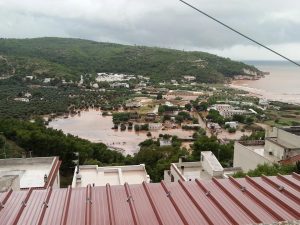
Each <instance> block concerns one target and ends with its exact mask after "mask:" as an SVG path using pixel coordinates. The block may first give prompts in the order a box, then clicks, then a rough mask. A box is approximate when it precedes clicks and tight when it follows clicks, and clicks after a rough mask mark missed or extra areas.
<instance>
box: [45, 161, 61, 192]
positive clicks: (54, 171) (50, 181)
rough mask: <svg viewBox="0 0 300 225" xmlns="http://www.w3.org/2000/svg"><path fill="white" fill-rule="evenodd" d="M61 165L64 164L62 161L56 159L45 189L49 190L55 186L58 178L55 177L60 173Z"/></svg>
mask: <svg viewBox="0 0 300 225" xmlns="http://www.w3.org/2000/svg"><path fill="white" fill-rule="evenodd" d="M61 163H62V161H60V160H59V159H58V157H55V163H54V165H53V167H52V168H51V171H50V173H49V176H48V180H47V182H46V183H45V185H44V188H48V187H50V186H52V185H53V183H54V181H55V178H56V176H55V175H56V174H57V173H58V170H59V168H60V165H61Z"/></svg>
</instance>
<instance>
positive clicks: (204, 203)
mask: <svg viewBox="0 0 300 225" xmlns="http://www.w3.org/2000/svg"><path fill="white" fill-rule="evenodd" d="M180 185H181V186H182V188H185V189H186V192H187V193H189V194H190V196H191V197H190V198H191V199H193V200H195V203H192V204H196V205H197V206H198V207H199V209H200V210H202V211H203V215H206V217H207V218H208V220H209V221H211V224H216V225H226V224H232V223H231V222H230V221H229V220H228V218H227V217H226V216H225V215H224V214H223V212H222V211H221V210H220V209H219V208H218V207H217V206H215V204H214V203H213V201H212V200H211V198H209V197H208V196H207V195H206V193H205V192H203V191H201V189H200V188H199V186H198V184H197V183H196V182H180ZM193 200H192V202H193Z"/></svg>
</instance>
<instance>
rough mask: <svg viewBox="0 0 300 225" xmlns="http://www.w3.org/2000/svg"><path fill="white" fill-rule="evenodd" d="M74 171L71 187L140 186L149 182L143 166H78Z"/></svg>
mask: <svg viewBox="0 0 300 225" xmlns="http://www.w3.org/2000/svg"><path fill="white" fill-rule="evenodd" d="M76 172H77V169H75V171H74V177H73V182H72V187H86V186H87V185H89V184H90V185H94V186H105V185H106V184H108V183H109V184H110V185H123V184H124V183H125V182H127V183H129V184H141V183H142V182H143V181H146V182H150V178H149V176H148V174H147V172H146V170H145V166H144V165H143V164H141V165H132V166H109V167H98V166H97V165H86V166H79V173H78V174H77V173H76Z"/></svg>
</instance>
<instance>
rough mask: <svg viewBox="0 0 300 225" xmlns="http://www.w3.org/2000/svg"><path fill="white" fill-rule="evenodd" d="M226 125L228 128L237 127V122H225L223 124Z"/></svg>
mask: <svg viewBox="0 0 300 225" xmlns="http://www.w3.org/2000/svg"><path fill="white" fill-rule="evenodd" d="M226 125H228V126H229V127H230V128H234V129H236V128H237V127H238V122H236V121H229V122H225V126H226Z"/></svg>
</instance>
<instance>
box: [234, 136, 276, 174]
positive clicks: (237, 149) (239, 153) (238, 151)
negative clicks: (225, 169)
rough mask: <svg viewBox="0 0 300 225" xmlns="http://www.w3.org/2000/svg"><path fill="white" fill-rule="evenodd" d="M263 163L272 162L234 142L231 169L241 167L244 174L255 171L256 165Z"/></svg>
mask: <svg viewBox="0 0 300 225" xmlns="http://www.w3.org/2000/svg"><path fill="white" fill-rule="evenodd" d="M264 163H268V164H272V163H273V162H271V161H269V160H267V159H266V158H264V157H263V156H261V155H259V154H257V153H255V152H254V151H253V150H251V149H248V148H247V147H245V146H243V145H242V144H240V143H239V142H235V144H234V156H233V167H241V168H242V170H243V171H244V172H248V171H249V170H253V169H255V168H256V167H257V165H258V164H264Z"/></svg>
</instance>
